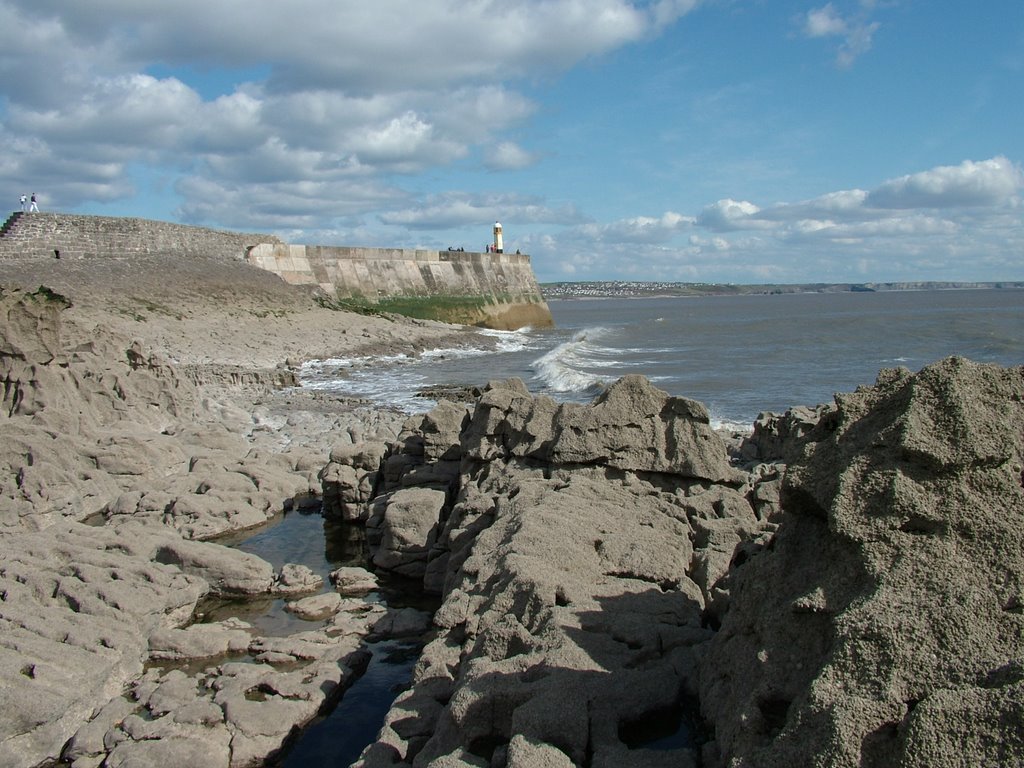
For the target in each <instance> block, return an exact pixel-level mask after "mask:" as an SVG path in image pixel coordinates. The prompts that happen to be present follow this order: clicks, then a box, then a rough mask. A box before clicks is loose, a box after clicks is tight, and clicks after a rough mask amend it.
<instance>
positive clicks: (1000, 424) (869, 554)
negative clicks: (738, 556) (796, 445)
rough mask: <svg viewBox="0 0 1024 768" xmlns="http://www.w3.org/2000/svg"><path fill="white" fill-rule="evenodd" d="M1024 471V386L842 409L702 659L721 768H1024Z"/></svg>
mask: <svg viewBox="0 0 1024 768" xmlns="http://www.w3.org/2000/svg"><path fill="white" fill-rule="evenodd" d="M1022 465H1024V370H1022V369H1021V368H1015V369H1001V368H996V367H991V366H983V365H977V364H974V363H971V362H968V361H966V360H962V359H955V358H951V359H947V360H944V361H941V362H939V363H937V364H934V365H932V366H929V367H927V368H925V369H924V370H922V371H921V372H920V373H918V374H910V373H908V372H907V371H900V370H893V371H887V372H884V373H883V374H882V375H881V376H880V377H879V380H878V382H877V384H876V385H875V386H874V387H870V388H863V389H861V390H858V391H857V392H856V393H853V394H847V395H842V396H839V397H838V398H837V403H836V407H835V409H833V410H832V411H831V412H829V413H826V414H825V415H824V416H823V417H822V419H821V420H820V421H819V423H818V425H817V427H816V429H815V430H814V431H813V432H811V433H810V434H809V435H808V440H807V441H806V442H805V443H804V445H803V446H802V451H801V455H800V456H799V458H796V459H795V460H794V461H793V463H792V464H791V465H790V467H789V471H788V472H787V473H786V477H785V482H784V486H783V492H782V505H783V509H784V510H785V515H784V518H783V522H782V525H781V526H780V528H779V531H778V534H777V535H776V536H775V537H774V539H773V540H772V542H771V543H770V545H769V546H768V547H766V548H765V550H764V551H762V552H761V553H760V554H758V555H757V556H755V557H751V558H750V559H749V561H748V562H747V563H746V564H745V565H744V566H743V567H742V568H740V569H739V570H738V572H737V573H736V574H735V578H734V581H733V589H732V607H731V608H730V610H729V611H728V613H727V614H726V615H725V618H724V621H723V624H722V629H721V631H720V632H719V633H718V635H717V636H716V637H715V639H714V640H713V641H712V643H711V644H710V646H709V649H708V653H707V655H706V657H705V659H704V661H703V665H702V675H701V702H702V705H703V707H704V711H705V714H706V715H707V717H708V718H709V720H711V722H713V723H714V725H715V733H716V751H717V753H718V754H717V758H716V760H715V762H714V763H713V764H722V765H757V766H783V765H792V764H794V763H800V764H806V765H850V766H854V765H856V766H865V767H868V766H878V767H879V768H881V766H890V765H905V766H933V765H962V766H968V765H975V766H977V765H993V766H995V765H1019V764H1021V763H1022V761H1024V726H1022V723H1024V717H1022V716H1024V666H1022V665H1024V616H1022V608H1024V594H1022V585H1024V529H1022V526H1021V521H1022V520H1024V491H1022V484H1024V476H1022V474H1021V472H1022Z"/></svg>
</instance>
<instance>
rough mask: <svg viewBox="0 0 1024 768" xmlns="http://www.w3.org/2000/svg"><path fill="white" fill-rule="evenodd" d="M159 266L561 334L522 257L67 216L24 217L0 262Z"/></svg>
mask: <svg viewBox="0 0 1024 768" xmlns="http://www.w3.org/2000/svg"><path fill="white" fill-rule="evenodd" d="M156 256H173V257H205V258H212V259H217V260H223V261H232V262H243V263H248V264H250V265H252V266H255V267H259V268H260V269H263V270H266V271H268V272H271V273H273V274H276V275H278V276H279V277H281V278H282V279H283V280H284V281H285V282H287V283H289V284H291V285H295V286H308V287H310V288H314V289H316V290H318V291H321V292H323V293H324V294H326V296H327V298H328V299H329V301H330V303H334V302H336V301H337V302H339V305H340V306H341V307H342V308H349V309H363V310H367V309H371V310H373V311H376V312H392V313H395V314H402V315H408V316H411V317H420V318H428V319H433V320H441V321H444V322H450V323H461V324H465V325H479V326H484V327H489V328H500V329H515V328H521V327H523V326H527V325H528V326H533V327H547V326H550V325H552V319H551V312H550V310H549V309H548V306H547V304H546V303H545V302H544V299H543V296H542V295H541V291H540V286H539V285H538V284H537V279H536V277H535V276H534V274H533V270H532V268H531V266H530V257H529V256H526V255H522V254H507V253H467V252H463V251H430V250H409V249H396V248H349V247H327V246H317V245H288V244H286V243H284V242H282V241H281V240H280V239H279V238H277V237H275V236H273V235H268V234H260V233H242V232H225V231H220V230H214V229H206V228H203V227H192V226H186V225H183V224H172V223H170V222H163V221H151V220H148V219H138V218H126V217H115V216H83V215H72V214H63V213H31V214H23V213H20V212H18V213H14V214H12V215H11V216H10V218H8V219H7V221H6V222H5V223H4V224H3V225H2V226H0V261H9V260H22V261H24V260H35V261H38V260H44V259H108V260H109V259H117V260H119V262H120V261H123V260H125V259H131V258H142V257H156Z"/></svg>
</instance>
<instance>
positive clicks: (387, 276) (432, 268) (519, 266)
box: [247, 243, 552, 328]
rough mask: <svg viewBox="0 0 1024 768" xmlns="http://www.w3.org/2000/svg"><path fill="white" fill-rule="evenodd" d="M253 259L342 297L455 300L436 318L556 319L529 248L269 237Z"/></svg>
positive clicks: (494, 322)
mask: <svg viewBox="0 0 1024 768" xmlns="http://www.w3.org/2000/svg"><path fill="white" fill-rule="evenodd" d="M247 258H248V261H249V263H251V264H254V265H256V266H258V267H260V268H262V269H265V270H268V271H270V272H273V273H275V274H277V275H280V276H281V278H282V279H283V280H285V281H286V282H288V283H290V284H292V285H308V286H316V287H317V288H319V289H320V290H321V291H323V292H324V293H326V294H328V295H330V296H335V297H337V298H338V299H340V300H342V301H345V300H355V301H360V302H365V303H368V304H381V305H382V306H384V307H387V306H388V305H389V303H391V302H393V301H395V300H398V299H430V298H433V299H437V300H438V301H439V303H440V302H441V301H442V300H445V299H448V300H451V301H452V302H453V304H452V305H450V306H446V307H439V308H438V311H437V313H436V314H434V315H433V316H434V317H435V319H441V320H448V321H451V322H462V323H466V324H479V325H488V326H490V327H504V328H519V327H522V326H524V325H532V326H542V327H545V326H550V325H551V324H552V320H551V312H550V310H549V309H548V306H547V304H546V303H545V302H544V299H543V296H542V294H541V291H540V286H539V285H538V284H537V278H536V277H535V276H534V274H533V269H532V267H531V264H530V257H529V256H527V255H525V254H518V253H476V252H469V251H432V250H421V249H401V248H360V247H341V246H338V247H330V246H309V245H284V244H270V243H263V244H260V245H257V246H255V247H253V248H251V249H249V252H248V257H247ZM446 312H447V313H449V314H447V315H446V314H445V313H446Z"/></svg>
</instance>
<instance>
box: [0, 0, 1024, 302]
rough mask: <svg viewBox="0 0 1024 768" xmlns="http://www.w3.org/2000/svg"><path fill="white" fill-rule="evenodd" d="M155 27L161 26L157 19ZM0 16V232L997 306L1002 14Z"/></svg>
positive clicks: (1013, 193) (364, 11) (891, 8)
mask: <svg viewBox="0 0 1024 768" xmlns="http://www.w3.org/2000/svg"><path fill="white" fill-rule="evenodd" d="M165 6H167V7H165ZM169 6H170V4H165V3H154V2H144V1H140V0H79V2H76V3H74V4H71V3H68V2H66V0H0V141H2V144H0V146H2V147H3V149H2V150H0V189H5V190H7V192H6V193H5V194H7V197H8V200H9V201H10V207H11V209H12V210H13V209H14V208H15V207H16V206H17V198H18V196H19V195H20V194H22V193H29V192H32V191H35V192H37V193H38V195H39V197H40V200H41V202H42V206H43V208H44V209H50V210H63V211H73V212H84V213H97V214H107V215H126V216H142V217H148V218H155V219H162V220H169V221H180V222H184V223H190V224H196V225H202V226H209V227H216V228H224V229H239V230H249V231H258V232H268V233H273V234H276V235H279V236H281V237H283V238H285V239H286V240H288V241H289V242H292V243H307V244H322V245H367V246H384V247H423V248H438V249H445V248H447V247H449V246H456V247H460V246H461V247H465V248H466V249H467V250H480V249H482V248H483V247H484V245H485V243H487V242H488V241H489V239H490V231H491V225H492V224H493V222H494V221H495V220H500V221H501V222H502V224H503V228H504V234H505V246H506V249H508V250H514V249H517V248H518V249H521V250H522V251H523V252H525V253H529V254H531V256H532V258H533V266H534V271H535V272H536V274H537V276H538V278H539V279H540V280H541V281H544V282H548V281H557V280H611V279H625V280H682V281H708V282H720V281H721V282H737V283H756V282H808V281H854V282H866V281H889V280H1024V171H1022V164H1024V3H1022V2H1020V0H985V2H984V3H964V2H953V1H952V0H929V1H928V2H926V1H925V0H832V2H827V3H823V2H820V1H812V2H799V1H798V0H748V1H746V2H744V1H741V0H649V1H648V2H639V1H637V2H627V1H626V0H588V1H586V2H584V0H502V2H497V1H493V2H492V1H491V0H431V2H429V3H424V2H410V1H407V0H374V2H373V3H367V2H365V0H358V1H356V0H291V1H290V2H280V0H276V2H266V1H265V0H247V1H246V2H242V1H241V0H177V2H176V3H174V4H173V7H169Z"/></svg>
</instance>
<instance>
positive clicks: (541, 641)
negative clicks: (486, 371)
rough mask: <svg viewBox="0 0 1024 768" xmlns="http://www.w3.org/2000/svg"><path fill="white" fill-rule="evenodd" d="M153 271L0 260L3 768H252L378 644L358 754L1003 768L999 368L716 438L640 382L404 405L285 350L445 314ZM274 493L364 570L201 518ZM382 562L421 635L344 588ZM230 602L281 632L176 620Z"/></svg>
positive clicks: (1005, 422) (1006, 593)
mask: <svg viewBox="0 0 1024 768" xmlns="http://www.w3.org/2000/svg"><path fill="white" fill-rule="evenodd" d="M151 266H157V267H159V266H160V265H151ZM164 266H165V267H166V269H167V270H168V271H167V272H166V273H165V274H164V275H163V279H161V276H160V274H159V272H158V273H157V274H156V275H155V276H154V274H153V270H152V269H150V270H148V271H147V272H146V275H147V277H146V279H145V280H142V281H140V282H139V283H138V284H135V283H132V280H131V276H130V275H125V276H123V277H122V278H119V277H117V275H112V276H108V277H110V278H111V279H110V280H107V281H104V283H103V285H102V286H99V285H98V284H97V282H96V281H94V280H83V279H81V277H82V276H81V275H78V279H76V277H75V274H76V273H73V272H61V271H60V270H63V269H64V267H63V266H58V267H55V269H56V270H57V271H56V272H54V273H53V274H50V275H48V276H47V277H49V280H48V281H45V280H43V279H42V278H43V277H44V276H43V275H41V274H37V273H31V274H30V273H29V272H28V271H26V272H20V273H17V274H15V273H11V274H6V273H5V276H4V277H5V280H7V284H6V286H5V287H4V288H3V293H2V297H0V375H2V379H3V382H4V389H3V392H4V402H3V411H2V415H0V463H2V474H0V478H2V479H0V483H2V485H0V556H2V559H0V629H2V631H0V713H2V714H0V766H25V767H28V766H37V765H56V764H58V761H61V763H59V764H64V765H72V766H75V768H94V767H95V766H110V767H111V768H112V767H114V766H148V765H158V764H161V765H164V766H166V765H191V766H211V767H213V766H218V767H227V766H232V767H235V766H251V765H261V764H263V763H264V762H265V761H266V760H267V759H268V758H271V757H272V756H273V755H275V754H277V753H278V752H279V751H280V750H281V749H282V748H283V747H285V746H286V745H287V743H288V741H289V739H290V738H292V737H293V736H294V734H295V732H296V730H297V729H298V728H299V727H301V726H302V725H303V724H305V723H307V722H309V721H310V720H312V719H313V718H314V717H315V716H316V715H317V713H318V712H320V711H322V709H323V708H324V707H326V706H330V704H331V703H332V702H333V701H335V700H337V698H338V697H339V696H340V695H342V694H343V691H344V688H345V687H346V686H347V685H348V684H349V683H350V682H351V680H352V679H353V678H354V677H355V676H356V675H358V674H359V671H360V670H361V669H362V667H363V666H364V665H365V664H366V661H367V652H366V650H365V640H366V639H367V638H368V637H373V636H381V635H385V636H396V635H403V634H406V635H408V634H415V635H417V636H423V637H425V638H426V639H427V640H428V643H427V645H426V647H425V649H424V651H423V654H422V656H421V658H420V660H419V662H418V663H417V665H416V668H415V670H414V675H413V681H412V685H411V686H410V687H409V688H408V690H406V691H404V692H403V693H401V694H400V695H399V698H398V699H397V701H396V702H395V704H394V706H393V707H392V709H391V711H390V713H389V715H388V717H387V720H386V722H385V724H384V726H383V728H382V730H381V732H380V734H379V736H378V738H377V740H376V742H375V743H373V744H371V745H370V746H369V747H368V748H367V749H366V750H365V751H364V753H363V755H362V757H361V758H360V760H359V762H358V763H357V764H358V765H359V766H362V767H363V768H377V766H402V765H408V766H436V767H437V768H441V767H442V766H445V767H447V766H495V767H497V766H509V767H515V768H544V767H546V766H554V767H560V766H589V767H590V768H599V767H603V766H608V767H610V766H616V767H618V768H631V767H637V768H639V767H641V766H650V767H651V768H660V767H661V766H775V765H778V766H782V765H786V766H792V765H821V766H878V767H879V768H881V766H891V765H907V766H930V765H963V766H968V765H971V766H975V765H993V766H994V765H1013V764H1020V763H1022V762H1024V727H1022V726H1021V723H1022V722H1024V540H1022V539H1024V533H1022V530H1024V529H1022V525H1021V522H1022V520H1024V489H1022V485H1024V474H1022V473H1024V369H1021V368H1013V369H1004V368H998V367H993V366H983V365H977V364H974V363H971V362H969V361H967V360H963V359H955V358H951V359H948V360H943V361H938V362H936V363H935V364H933V365H931V366H929V367H927V368H925V369H924V370H922V371H921V372H919V373H916V374H911V373H909V372H907V371H905V370H891V371H883V372H882V374H880V376H879V379H878V381H877V382H876V383H875V384H874V385H873V386H865V387H863V388H861V389H859V390H858V391H857V392H854V393H849V394H844V395H839V396H837V398H836V402H835V403H834V404H832V405H829V406H821V407H817V408H813V409H810V408H808V409H795V410H794V411H791V412H789V413H787V414H785V415H765V416H764V417H763V418H762V419H761V420H759V422H758V423H757V424H756V425H754V430H753V433H752V434H751V435H750V436H748V437H746V438H745V439H744V440H742V441H739V440H730V441H727V440H726V439H723V437H722V435H720V434H719V433H717V432H715V431H714V430H712V428H711V426H710V423H709V418H708V414H707V412H706V410H705V409H704V407H703V406H702V405H701V404H700V403H697V402H695V401H692V400H688V399H686V398H682V397H670V396H668V395H667V394H665V393H663V392H661V391H659V390H657V389H656V388H654V387H653V386H652V385H651V384H650V383H649V382H648V381H646V380H645V379H643V378H642V377H638V376H629V377H626V378H624V379H622V380H620V381H619V382H617V383H616V384H614V385H613V386H612V387H610V388H609V389H608V390H607V391H606V392H605V393H604V394H602V395H601V396H600V397H598V398H597V399H596V400H595V401H594V402H593V403H591V404H589V405H578V404H566V403H563V404H559V403H556V402H554V401H552V400H550V399H548V398H546V397H535V396H533V395H531V394H530V393H529V392H528V391H527V390H526V389H525V387H524V386H523V385H522V383H521V382H518V381H515V380H513V381H508V382H491V383H490V384H488V385H487V386H486V387H484V388H483V389H482V391H481V392H480V393H479V395H478V396H476V395H475V396H474V397H473V398H471V399H469V400H468V401H458V400H445V401H442V402H440V404H439V405H438V406H437V407H436V408H435V409H434V410H432V411H431V412H429V413H427V414H425V415H422V416H417V417H412V418H409V419H406V418H405V417H404V416H401V415H400V414H395V413H389V412H386V411H379V410H372V409H370V408H367V407H365V405H363V404H361V403H358V402H351V401H338V400H329V399H326V398H323V397H320V396H317V395H316V394H315V393H310V392H308V391H304V390H302V389H296V388H294V386H293V385H294V384H296V383H297V381H296V374H295V368H294V365H295V364H296V363H298V362H299V361H301V360H302V359H303V358H308V357H328V356H340V355H341V354H352V353H354V352H362V351H371V350H373V351H379V350H381V349H392V350H398V349H401V350H407V351H409V352H410V353H414V352H415V351H416V349H417V348H423V347H429V346H431V345H434V344H437V345H441V344H452V343H459V339H461V338H464V337H465V335H466V334H467V333H468V331H465V330H462V329H458V328H454V327H449V326H442V325H439V324H430V323H413V322H411V321H402V320H398V319H393V318H368V317H362V316H356V315H350V314H347V313H339V312H332V311H329V310H326V309H322V308H319V307H316V306H315V305H314V304H313V303H312V302H311V301H310V300H309V298H308V297H304V296H303V295H301V294H297V293H295V292H294V291H293V290H292V289H287V290H286V289H285V288H284V287H282V286H279V285H277V284H275V283H273V282H272V281H268V280H266V279H264V278H263V277H251V278H250V277H249V276H247V275H243V276H241V277H240V276H239V275H236V274H231V275H227V274H225V275H224V279H223V281H222V282H217V281H216V280H214V279H212V278H211V277H210V275H206V278H207V280H208V282H206V283H205V284H204V283H202V282H201V281H200V279H199V274H200V272H201V270H200V268H199V267H196V266H194V265H193V266H187V267H183V268H182V271H183V272H184V275H183V274H181V273H175V270H176V269H177V266H176V265H175V266H174V267H171V266H167V265H164ZM74 268H75V267H74V265H71V267H69V268H68V269H69V270H70V269H74ZM221 268H225V267H223V266H222V267H221ZM26 269H27V268H26ZM192 269H195V270H196V272H195V276H194V279H190V278H192V277H193V276H192V274H191V272H190V270H192ZM226 269H230V267H228V268H226ZM172 273H175V274H174V276H175V278H176V279H174V280H171V279H170V277H171V274H172ZM247 280H248V281H249V282H246V281H247ZM43 282H45V283H46V284H47V285H48V286H49V288H48V289H38V285H39V284H41V283H43ZM282 285H283V284H282ZM189 286H192V288H191V289H190V288H189ZM197 286H202V287H201V288H199V287H197ZM307 498H313V499H316V500H319V499H320V498H322V499H323V502H324V514H325V515H329V516H333V517H336V518H340V519H342V520H346V521H349V522H350V523H352V524H354V525H363V526H365V528H366V536H367V540H368V542H369V544H370V561H369V562H367V563H366V565H367V568H366V569H354V570H352V569H350V570H343V571H339V572H337V573H335V574H333V575H332V583H331V584H328V585H324V584H322V583H321V582H320V580H319V578H318V577H316V576H315V574H312V573H311V572H310V571H309V570H308V569H306V568H304V567H301V566H295V565H286V566H284V567H282V568H279V569H275V568H273V567H272V566H270V565H269V564H268V563H266V562H264V561H263V560H261V559H260V558H257V557H254V556H251V555H246V554H244V553H242V552H239V551H238V550H234V549H230V548H227V547H224V546H221V545H219V544H217V543H216V542H215V541H212V539H215V538H216V537H217V536H218V535H220V534H223V533H227V532H231V531H237V530H241V529H246V528H252V527H255V526H260V525H263V524H265V523H266V522H267V521H268V520H272V519H273V518H274V517H275V516H277V515H279V514H281V512H282V511H284V510H285V509H288V508H291V507H293V506H295V505H302V504H304V503H306V502H305V500H306V499H307ZM384 571H387V572H393V573H396V574H400V575H402V576H405V577H410V578H413V579H416V580H418V581H420V582H421V583H422V585H423V587H424V589H425V590H426V591H428V592H432V593H436V594H437V595H439V596H440V597H441V599H442V603H441V607H440V609H439V610H438V611H437V612H436V614H435V615H434V616H433V617H432V620H430V619H429V617H427V619H426V621H427V622H429V629H428V624H427V623H425V619H424V617H423V616H422V615H417V614H416V612H407V611H387V610H386V609H384V608H382V607H380V605H379V604H375V603H373V602H368V601H367V600H365V599H362V597H361V595H364V594H365V593H366V592H367V591H370V590H372V589H373V587H374V576H373V572H384ZM247 595H261V596H265V595H284V596H288V598H289V599H290V600H292V603H293V605H292V609H293V610H294V611H295V612H297V613H299V614H301V615H304V616H306V617H308V618H309V619H310V627H311V628H310V629H309V630H307V631H304V632H300V633H297V634H293V635H291V636H288V637H271V636H263V635H261V634H260V633H259V632H258V631H257V630H255V629H254V628H253V627H252V626H250V625H248V624H246V623H245V622H242V621H240V620H237V619H225V620H220V621H215V622H208V623H204V622H202V621H196V611H197V606H199V605H200V604H201V601H202V600H204V599H205V598H208V597H211V596H237V597H239V598H244V597H245V596H247Z"/></svg>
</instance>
